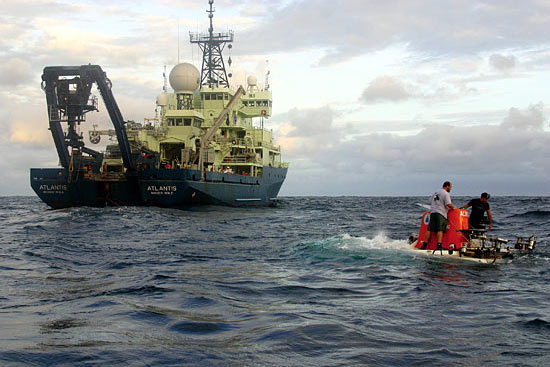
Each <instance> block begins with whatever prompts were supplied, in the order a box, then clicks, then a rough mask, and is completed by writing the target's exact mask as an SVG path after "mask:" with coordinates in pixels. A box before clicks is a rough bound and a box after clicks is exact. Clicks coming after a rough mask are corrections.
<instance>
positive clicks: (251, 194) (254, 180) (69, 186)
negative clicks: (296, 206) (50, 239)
mask: <svg viewBox="0 0 550 367" xmlns="http://www.w3.org/2000/svg"><path fill="white" fill-rule="evenodd" d="M286 173H287V168H275V167H269V166H264V167H263V175H262V177H255V176H240V175H235V174H227V173H221V172H206V175H205V179H204V180H202V179H201V172H200V171H198V170H192V169H172V170H168V169H150V170H144V171H140V172H136V174H135V175H134V176H129V175H128V176H124V177H121V175H118V177H113V176H114V175H111V176H109V175H102V176H99V177H98V176H96V177H85V176H84V175H83V174H78V173H77V174H74V173H73V174H72V175H71V174H70V173H69V172H68V171H67V170H66V169H64V168H44V169H41V168H32V169H31V172H30V181H31V187H32V188H33V190H34V191H35V193H36V194H37V195H38V197H39V198H40V199H41V200H42V201H44V202H45V203H46V204H47V205H49V206H50V207H52V208H54V209H61V208H68V207H76V206H91V207H104V206H159V207H186V206H191V205H210V204H211V205H228V206H268V205H273V204H274V203H275V201H276V198H277V195H278V193H279V190H280V188H281V186H282V184H283V182H284V180H285V177H286Z"/></svg>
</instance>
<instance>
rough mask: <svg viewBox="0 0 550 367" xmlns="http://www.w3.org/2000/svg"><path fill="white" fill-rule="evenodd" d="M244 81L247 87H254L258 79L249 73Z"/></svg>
mask: <svg viewBox="0 0 550 367" xmlns="http://www.w3.org/2000/svg"><path fill="white" fill-rule="evenodd" d="M246 83H247V84H248V86H249V87H255V86H256V83H258V79H256V77H255V76H254V75H249V76H248V78H246Z"/></svg>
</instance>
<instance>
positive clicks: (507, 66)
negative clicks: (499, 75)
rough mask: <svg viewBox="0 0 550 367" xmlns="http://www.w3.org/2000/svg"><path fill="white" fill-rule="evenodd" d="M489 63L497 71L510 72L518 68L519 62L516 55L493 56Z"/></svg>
mask: <svg viewBox="0 0 550 367" xmlns="http://www.w3.org/2000/svg"><path fill="white" fill-rule="evenodd" d="M489 63H490V64H491V66H492V67H494V68H495V69H497V70H500V71H508V70H511V69H513V68H515V67H516V63H517V60H516V57H515V56H514V55H508V56H504V55H500V54H493V55H491V56H490V57H489Z"/></svg>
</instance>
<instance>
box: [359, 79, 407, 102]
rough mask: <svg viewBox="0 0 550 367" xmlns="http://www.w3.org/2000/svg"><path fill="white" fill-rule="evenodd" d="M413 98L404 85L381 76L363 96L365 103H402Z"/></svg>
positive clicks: (370, 85)
mask: <svg viewBox="0 0 550 367" xmlns="http://www.w3.org/2000/svg"><path fill="white" fill-rule="evenodd" d="M410 97H411V94H410V93H409V92H407V90H406V89H405V86H404V85H403V83H401V82H400V81H399V80H397V79H395V78H392V77H390V76H380V77H378V78H376V79H374V80H373V81H372V82H371V83H370V84H369V86H368V87H367V89H365V91H364V92H363V94H362V95H361V100H362V101H363V102H365V103H374V102H384V101H392V102H396V101H401V100H406V99H408V98H410Z"/></svg>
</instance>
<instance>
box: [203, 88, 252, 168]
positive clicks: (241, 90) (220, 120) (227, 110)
mask: <svg viewBox="0 0 550 367" xmlns="http://www.w3.org/2000/svg"><path fill="white" fill-rule="evenodd" d="M244 93H245V90H244V88H243V87H242V86H240V87H239V89H237V92H235V94H234V95H233V97H231V99H230V100H229V103H228V104H227V106H225V108H224V109H223V111H222V113H221V114H220V115H219V116H218V118H216V120H215V121H214V123H213V124H212V126H211V127H210V129H208V130H207V131H206V133H205V134H204V136H203V137H202V138H201V145H200V155H199V168H200V170H201V171H202V177H203V179H204V176H205V171H204V167H203V166H204V164H203V162H204V161H203V155H204V152H205V151H206V149H207V148H208V145H209V144H210V142H211V141H212V139H213V138H214V134H215V133H216V131H217V130H218V129H219V128H220V126H221V125H222V124H223V122H224V121H225V119H226V118H227V116H228V115H229V113H230V112H231V110H232V109H233V107H234V106H235V104H236V103H237V101H238V100H239V98H241V96H242V95H243V94H244Z"/></svg>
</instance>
